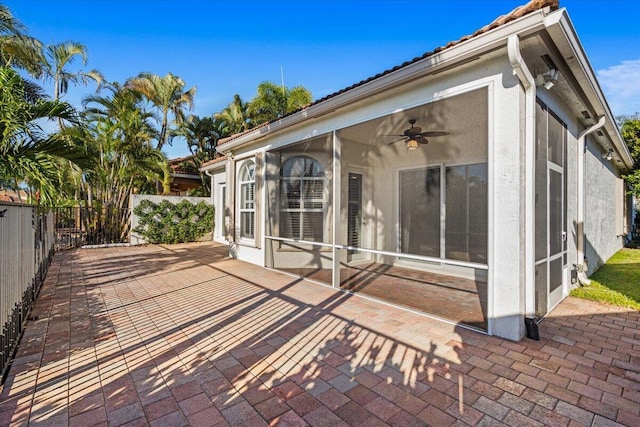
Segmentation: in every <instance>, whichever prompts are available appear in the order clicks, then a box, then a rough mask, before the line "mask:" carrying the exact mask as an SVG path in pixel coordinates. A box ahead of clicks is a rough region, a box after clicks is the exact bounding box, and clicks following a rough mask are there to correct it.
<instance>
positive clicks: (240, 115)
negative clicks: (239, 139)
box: [215, 94, 252, 137]
mask: <svg viewBox="0 0 640 427" xmlns="http://www.w3.org/2000/svg"><path fill="white" fill-rule="evenodd" d="M215 118H216V119H219V120H220V121H222V122H223V123H224V124H223V127H222V129H221V130H222V133H223V135H220V136H221V137H225V136H230V135H233V134H236V133H240V132H244V131H245V130H247V129H250V128H251V127H252V126H251V118H250V117H249V103H246V102H243V101H242V98H240V95H238V94H235V95H233V102H231V103H230V104H229V105H228V106H227V107H226V108H225V109H224V110H222V111H221V112H219V113H217V114H216V115H215Z"/></svg>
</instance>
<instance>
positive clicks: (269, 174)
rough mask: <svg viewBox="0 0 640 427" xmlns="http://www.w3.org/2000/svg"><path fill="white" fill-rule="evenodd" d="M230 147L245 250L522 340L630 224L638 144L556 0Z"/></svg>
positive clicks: (234, 212)
mask: <svg viewBox="0 0 640 427" xmlns="http://www.w3.org/2000/svg"><path fill="white" fill-rule="evenodd" d="M427 140H428V144H426V142H427ZM218 151H219V152H221V153H224V154H225V155H226V161H221V160H216V161H214V162H211V163H208V164H206V165H205V166H204V167H203V168H202V170H203V171H206V172H207V173H208V174H210V175H211V176H212V193H213V194H212V197H213V201H214V204H215V206H216V208H217V212H218V213H217V218H216V219H217V220H216V225H215V227H216V230H215V236H216V239H217V240H226V241H228V242H229V245H230V253H231V254H232V256H234V257H237V258H238V259H241V260H245V261H248V262H251V263H255V264H258V265H263V266H266V267H269V268H274V269H278V270H281V271H283V272H287V273H290V274H293V275H297V276H305V277H308V278H310V279H312V280H317V281H320V282H323V283H326V284H329V285H332V286H334V287H342V288H343V289H348V290H350V291H353V292H356V293H359V294H361V295H365V296H368V297H371V298H374V299H377V300H383V301H385V302H389V303H392V304H395V305H398V306H402V307H408V308H410V309H415V310H419V311H421V312H425V313H428V314H430V315H433V316H435V317H438V318H442V319H445V320H449V321H453V322H455V323H456V324H458V325H461V326H462V327H471V328H474V329H479V330H483V331H486V332H487V333H488V334H491V335H497V336H501V337H505V338H509V339H513V340H519V339H521V338H522V337H523V336H524V335H525V322H524V318H525V317H528V318H534V317H535V318H542V317H543V316H544V315H546V314H547V313H548V312H549V311H550V310H552V309H553V308H554V307H555V306H556V305H557V304H558V303H559V302H560V301H561V300H562V299H563V298H564V297H566V296H567V295H568V293H569V291H570V289H571V287H572V286H574V284H575V283H576V281H577V280H578V279H581V280H586V276H585V273H586V274H590V273H591V272H593V271H594V270H595V269H597V268H598V267H599V266H600V265H601V264H602V263H603V262H605V261H606V260H607V259H608V258H609V257H610V256H611V255H613V254H614V253H615V252H616V251H617V250H619V249H620V248H621V247H622V246H623V244H624V242H625V239H626V236H627V235H628V233H629V231H630V230H629V227H630V221H631V216H630V212H629V211H630V209H631V203H629V199H628V197H626V195H625V184H624V181H623V180H622V179H621V174H623V173H625V172H627V171H628V170H629V168H631V167H632V160H631V157H630V155H629V151H628V149H627V147H626V146H625V144H624V142H623V140H622V138H621V136H620V134H619V132H618V129H617V127H616V125H615V121H614V119H613V116H612V113H611V111H610V110H609V107H608V105H607V102H606V100H605V98H604V95H603V93H602V90H601V89H600V86H599V84H598V82H597V80H596V76H595V73H594V72H593V69H592V67H591V65H590V64H589V61H588V59H587V57H586V54H585V52H584V49H583V47H582V45H581V44H580V41H579V39H578V36H577V34H576V32H575V29H574V27H573V24H572V23H571V20H570V19H569V15H568V13H567V11H566V10H565V9H558V3H557V1H550V0H547V1H531V2H530V3H528V4H526V5H524V6H521V7H519V8H517V9H515V10H514V11H512V12H511V13H510V14H508V15H505V16H502V17H500V18H498V19H496V20H495V21H494V22H492V23H491V24H489V25H487V26H485V27H483V28H481V29H480V30H478V31H477V32H476V33H474V34H472V35H470V36H466V37H463V38H461V39H460V40H457V41H454V42H451V43H449V44H447V45H446V46H443V47H441V48H438V49H435V50H434V51H431V52H428V53H426V54H424V55H422V56H420V57H418V58H415V59H413V60H410V61H408V62H405V63H404V64H401V65H399V66H397V67H395V68H393V69H390V70H387V71H384V72H382V73H380V74H377V75H376V76H373V77H371V78H369V79H367V80H364V81H361V82H359V83H356V84H354V85H352V86H350V87H348V88H345V89H343V90H340V91H338V92H336V93H334V94H331V95H329V96H326V97H324V98H322V99H320V100H318V101H315V102H314V103H313V104H311V105H310V106H308V107H306V108H304V109H302V110H300V111H297V112H294V113H292V114H289V115H286V116H284V117H282V118H280V119H278V120H275V121H273V122H270V123H267V124H265V125H263V126H260V127H257V128H254V129H251V130H249V131H247V132H244V133H242V134H238V135H234V136H232V137H230V138H227V139H224V140H222V141H220V143H219V145H218ZM220 215H222V216H220ZM224 236H226V238H224ZM587 260H588V263H587V262H586V261H587Z"/></svg>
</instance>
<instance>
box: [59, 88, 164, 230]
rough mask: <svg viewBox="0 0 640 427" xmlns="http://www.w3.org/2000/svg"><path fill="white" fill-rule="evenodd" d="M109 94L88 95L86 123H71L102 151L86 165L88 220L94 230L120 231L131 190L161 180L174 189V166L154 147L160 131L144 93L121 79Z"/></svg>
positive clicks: (75, 135) (74, 132)
mask: <svg viewBox="0 0 640 427" xmlns="http://www.w3.org/2000/svg"><path fill="white" fill-rule="evenodd" d="M106 88H107V89H108V91H109V94H107V95H106V96H98V95H92V96H88V97H86V98H85V99H84V100H83V104H84V105H85V107H87V108H86V110H85V120H86V124H85V126H84V127H73V128H68V129H67V130H66V132H67V133H68V134H69V135H71V137H72V139H74V140H81V141H87V143H88V144H89V145H90V146H92V147H93V149H94V150H95V152H96V153H97V164H96V167H94V168H91V169H89V170H85V171H83V179H82V185H81V188H82V191H81V194H80V198H81V201H82V203H83V205H84V206H85V207H87V208H92V209H87V211H86V212H87V215H85V216H84V218H83V221H84V226H85V228H86V229H87V230H89V234H92V235H101V234H103V233H104V234H106V233H108V235H112V236H113V235H120V236H121V237H124V236H125V235H126V232H127V230H128V227H127V223H128V222H127V221H128V217H129V210H128V209H127V208H128V206H129V196H130V194H132V193H145V192H146V193H155V185H156V182H158V181H160V182H162V186H163V188H164V190H165V191H168V190H169V182H170V178H171V175H170V170H169V167H168V165H167V159H166V157H165V156H164V154H163V153H162V152H161V151H160V150H158V149H156V148H154V147H153V144H152V141H153V139H155V138H156V137H157V132H156V130H155V128H154V127H153V126H152V124H151V123H150V120H151V118H152V115H151V114H150V113H148V112H146V111H144V109H143V108H142V106H141V104H142V102H141V99H142V98H141V95H140V94H138V93H136V92H134V91H131V90H129V89H127V88H125V87H122V86H121V85H119V84H117V83H113V84H108V85H106Z"/></svg>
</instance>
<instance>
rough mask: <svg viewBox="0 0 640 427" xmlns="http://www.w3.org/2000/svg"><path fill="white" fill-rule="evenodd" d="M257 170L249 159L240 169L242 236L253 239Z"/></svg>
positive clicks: (242, 237)
mask: <svg viewBox="0 0 640 427" xmlns="http://www.w3.org/2000/svg"><path fill="white" fill-rule="evenodd" d="M255 170H256V164H255V163H254V162H253V161H251V160H249V161H247V162H245V163H244V164H243V165H242V169H241V170H240V183H239V185H240V238H241V239H253V237H254V230H255V214H256V212H255V200H254V199H255V180H256V179H255Z"/></svg>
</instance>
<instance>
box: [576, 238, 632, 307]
mask: <svg viewBox="0 0 640 427" xmlns="http://www.w3.org/2000/svg"><path fill="white" fill-rule="evenodd" d="M590 279H591V284H590V285H588V286H582V287H578V288H575V289H573V290H572V291H571V296H573V297H576V298H582V299H586V300H591V301H597V302H601V303H605V304H611V305H615V306H619V307H625V308H631V309H635V310H640V249H631V248H624V249H621V250H620V251H618V252H617V253H616V254H615V255H614V256H612V257H611V258H610V259H609V260H608V261H607V262H606V263H605V264H604V265H603V266H602V267H600V269H599V270H598V271H596V272H595V273H594V274H593V275H592V276H591V277H590Z"/></svg>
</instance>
